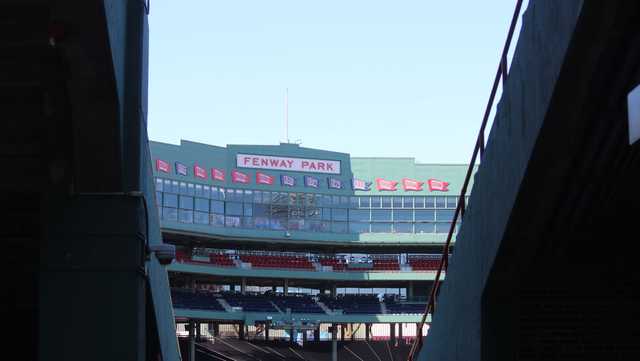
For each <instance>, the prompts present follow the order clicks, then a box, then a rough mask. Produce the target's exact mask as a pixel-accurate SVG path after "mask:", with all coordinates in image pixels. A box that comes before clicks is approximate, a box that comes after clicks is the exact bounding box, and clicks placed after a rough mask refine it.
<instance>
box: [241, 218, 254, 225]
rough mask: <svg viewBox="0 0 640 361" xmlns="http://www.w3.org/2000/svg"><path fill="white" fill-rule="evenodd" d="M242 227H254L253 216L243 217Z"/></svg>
mask: <svg viewBox="0 0 640 361" xmlns="http://www.w3.org/2000/svg"><path fill="white" fill-rule="evenodd" d="M242 227H244V228H253V217H242Z"/></svg>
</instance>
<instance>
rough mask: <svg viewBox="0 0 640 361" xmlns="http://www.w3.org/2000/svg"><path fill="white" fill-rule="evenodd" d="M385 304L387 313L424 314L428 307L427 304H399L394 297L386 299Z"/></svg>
mask: <svg viewBox="0 0 640 361" xmlns="http://www.w3.org/2000/svg"><path fill="white" fill-rule="evenodd" d="M384 304H385V306H386V307H387V313H423V312H424V310H425V308H426V306H427V305H426V303H406V302H398V301H396V300H395V299H394V298H393V297H385V298H384Z"/></svg>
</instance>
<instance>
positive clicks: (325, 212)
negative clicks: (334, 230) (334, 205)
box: [321, 208, 331, 221]
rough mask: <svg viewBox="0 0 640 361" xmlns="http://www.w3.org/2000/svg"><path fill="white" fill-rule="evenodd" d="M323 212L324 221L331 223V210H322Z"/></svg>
mask: <svg viewBox="0 0 640 361" xmlns="http://www.w3.org/2000/svg"><path fill="white" fill-rule="evenodd" d="M321 212H322V220H323V221H330V220H331V208H322V209H321Z"/></svg>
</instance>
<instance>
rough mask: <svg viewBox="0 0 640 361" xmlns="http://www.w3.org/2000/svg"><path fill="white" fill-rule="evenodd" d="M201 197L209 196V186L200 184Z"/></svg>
mask: <svg viewBox="0 0 640 361" xmlns="http://www.w3.org/2000/svg"><path fill="white" fill-rule="evenodd" d="M202 197H204V198H211V188H209V186H202Z"/></svg>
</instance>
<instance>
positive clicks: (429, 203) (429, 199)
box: [424, 196, 436, 208]
mask: <svg viewBox="0 0 640 361" xmlns="http://www.w3.org/2000/svg"><path fill="white" fill-rule="evenodd" d="M435 207H436V197H434V196H426V197H425V198H424V208H435Z"/></svg>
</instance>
